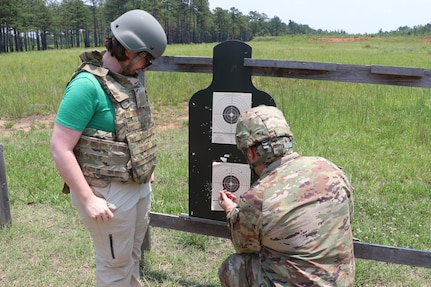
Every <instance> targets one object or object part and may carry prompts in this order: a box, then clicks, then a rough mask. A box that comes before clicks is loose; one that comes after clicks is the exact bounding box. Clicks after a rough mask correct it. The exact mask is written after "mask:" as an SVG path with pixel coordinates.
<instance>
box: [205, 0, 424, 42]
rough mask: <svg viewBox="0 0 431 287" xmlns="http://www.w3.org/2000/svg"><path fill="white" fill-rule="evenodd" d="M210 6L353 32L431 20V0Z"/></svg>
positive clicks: (233, 0) (238, 1) (225, 1)
mask: <svg viewBox="0 0 431 287" xmlns="http://www.w3.org/2000/svg"><path fill="white" fill-rule="evenodd" d="M209 4H210V9H211V10H213V9H215V8H216V7H221V8H223V9H225V10H230V8H231V7H235V8H237V9H238V10H239V11H241V12H242V13H243V14H245V15H248V13H249V12H250V11H257V12H259V13H265V14H266V15H267V16H268V17H269V18H272V17H274V16H278V17H280V19H281V20H282V21H283V22H285V23H286V24H287V23H289V20H292V21H294V22H295V23H298V24H307V25H309V26H310V27H311V28H313V29H323V30H328V31H339V30H344V31H346V32H347V33H350V34H364V33H368V34H373V33H377V32H378V31H379V30H380V29H382V30H383V31H394V30H397V29H398V28H399V27H401V26H409V27H414V26H418V25H426V24H428V23H431V0H408V1H400V0H326V1H325V0H209Z"/></svg>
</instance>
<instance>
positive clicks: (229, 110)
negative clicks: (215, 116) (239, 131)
mask: <svg viewBox="0 0 431 287" xmlns="http://www.w3.org/2000/svg"><path fill="white" fill-rule="evenodd" d="M240 115H241V111H240V110H239V109H238V108H237V107H236V106H227V107H226V108H225V109H224V110H223V119H224V120H225V121H226V122H227V123H228V124H230V125H233V124H236V122H237V121H238V118H239V116H240Z"/></svg>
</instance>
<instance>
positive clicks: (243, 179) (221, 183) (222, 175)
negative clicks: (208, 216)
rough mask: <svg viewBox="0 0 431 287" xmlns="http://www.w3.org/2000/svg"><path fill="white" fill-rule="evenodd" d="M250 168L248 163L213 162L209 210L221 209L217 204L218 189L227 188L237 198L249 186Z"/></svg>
mask: <svg viewBox="0 0 431 287" xmlns="http://www.w3.org/2000/svg"><path fill="white" fill-rule="evenodd" d="M250 179H251V170H250V167H249V165H248V164H242V163H225V162H213V165H212V196H211V210H212V211H216V210H221V211H222V210H223V209H222V208H221V207H220V205H219V204H218V193H219V191H220V190H224V189H225V190H228V191H230V192H232V193H233V194H234V195H235V196H236V197H237V198H239V196H240V195H241V194H243V193H244V192H246V191H247V190H248V189H249V188H250Z"/></svg>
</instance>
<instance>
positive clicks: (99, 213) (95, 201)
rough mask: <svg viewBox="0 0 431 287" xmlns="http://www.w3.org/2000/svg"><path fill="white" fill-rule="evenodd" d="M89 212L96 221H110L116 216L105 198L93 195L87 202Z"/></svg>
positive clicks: (86, 206) (86, 208) (86, 207)
mask: <svg viewBox="0 0 431 287" xmlns="http://www.w3.org/2000/svg"><path fill="white" fill-rule="evenodd" d="M85 210H86V211H87V214H88V215H89V216H90V217H91V218H92V219H93V220H95V221H108V220H109V219H111V218H113V217H114V213H113V212H112V211H111V209H110V207H109V205H108V203H107V202H106V200H105V199H104V198H100V197H97V196H93V197H92V198H91V200H90V201H89V202H87V203H86V204H85Z"/></svg>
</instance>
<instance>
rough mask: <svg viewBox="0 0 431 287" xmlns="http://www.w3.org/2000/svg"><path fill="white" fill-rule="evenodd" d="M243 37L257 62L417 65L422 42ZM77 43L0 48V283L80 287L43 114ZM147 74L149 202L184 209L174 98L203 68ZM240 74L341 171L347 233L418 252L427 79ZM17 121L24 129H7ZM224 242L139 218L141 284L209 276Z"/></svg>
mask: <svg viewBox="0 0 431 287" xmlns="http://www.w3.org/2000/svg"><path fill="white" fill-rule="evenodd" d="M248 44H249V45H251V46H252V48H253V58H258V59H286V60H287V59H288V60H303V61H319V62H335V63H344V64H360V65H371V64H378V65H390V66H407V67H422V68H426V69H430V68H431V67H430V66H429V63H430V61H429V59H430V57H431V44H430V43H428V42H426V41H424V39H418V38H382V39H378V38H368V39H361V41H344V42H339V41H337V42H334V41H322V40H321V39H314V38H306V37H293V38H272V39H256V40H255V41H252V42H250V43H248ZM214 45H216V43H214V44H200V45H172V46H168V49H167V52H166V55H178V56H208V57H210V56H211V55H212V49H213V47H214ZM81 51H82V50H67V51H61V52H59V51H46V52H31V53H13V54H8V55H5V54H0V63H1V65H0V83H1V86H0V87H1V93H0V103H1V104H0V143H2V144H3V145H4V150H5V161H6V165H7V180H8V187H9V198H10V204H11V211H12V226H10V227H9V228H5V229H2V230H0V254H1V259H0V286H19V287H21V286H94V282H95V281H94V269H95V263H94V251H93V249H92V244H91V241H90V240H89V237H88V234H87V233H86V231H85V230H84V229H83V227H82V225H81V224H80V222H79V219H78V217H77V215H76V212H75V211H74V209H73V207H72V206H71V205H70V200H69V198H68V197H67V196H65V195H63V194H61V192H60V190H61V186H62V182H61V179H60V178H59V176H58V174H57V172H56V170H55V167H54V164H53V162H52V160H51V157H50V155H49V151H48V145H49V138H50V134H51V129H52V117H53V115H54V114H55V111H56V109H57V106H58V104H59V102H60V100H61V95H62V92H63V89H64V87H65V85H66V83H67V81H68V79H69V77H70V75H71V73H72V72H73V71H74V69H75V68H76V66H77V65H78V54H79V53H80V52H81ZM147 82H148V92H149V96H150V99H151V101H152V104H153V107H154V113H155V118H156V123H157V125H158V130H157V136H158V142H159V155H158V158H159V165H158V167H157V169H156V182H155V184H154V186H153V191H154V193H153V210H154V211H156V212H162V213H168V214H174V215H178V214H180V213H188V187H187V185H188V174H187V173H188V156H187V151H188V127H187V123H188V122H187V101H188V99H189V98H190V97H191V96H192V95H193V94H194V93H195V92H196V91H198V90H201V89H204V88H206V87H207V86H208V85H209V84H210V82H211V75H203V74H193V73H167V72H149V73H148V78H147ZM253 83H254V85H255V86H256V87H257V88H258V89H260V90H264V91H266V92H268V93H269V94H270V95H271V96H272V97H273V98H274V99H275V101H276V103H277V105H278V106H279V107H280V108H281V109H282V110H283V111H284V114H285V116H286V118H287V120H288V122H289V123H290V125H291V127H292V130H293V133H294V135H295V141H296V146H295V150H296V151H298V152H299V153H301V154H303V155H319V156H323V157H325V158H328V159H330V160H331V161H333V162H334V163H336V164H337V165H339V166H341V167H342V168H343V170H344V171H345V172H346V174H348V176H349V177H350V179H351V182H352V184H353V185H354V186H355V189H356V190H355V218H354V222H353V232H354V236H355V237H357V238H359V239H360V240H362V241H365V242H370V243H378V244H385V245H391V246H399V247H408V248H415V249H421V250H430V248H431V247H430V246H431V209H430V207H429V206H430V204H431V169H430V168H429V158H431V126H430V122H431V98H430V95H431V91H430V89H422V88H410V87H395V86H382V85H367V84H351V83H337V82H324V81H310V80H297V79H284V78H267V77H254V78H253ZM30 116H31V117H30ZM44 118H47V119H49V121H42V120H41V119H44ZM22 121H27V127H28V128H27V129H26V130H23V129H20V128H19V126H20V124H21V122H22ZM231 252H233V250H232V248H231V246H230V244H229V241H227V240H224V239H220V238H211V237H206V236H201V235H196V234H188V233H183V232H177V231H171V230H164V229H159V228H153V229H152V249H151V251H150V252H148V253H146V255H145V260H144V262H143V265H144V267H145V268H144V269H145V276H144V277H143V278H144V279H143V280H144V281H146V284H147V285H148V286H162V287H163V286H207V287H209V286H218V279H217V268H218V266H219V265H220V263H221V262H222V261H223V260H224V258H225V257H226V256H227V255H228V254H230V253H231ZM356 265H357V272H356V284H355V285H356V286H403V287H404V286H428V284H429V282H431V270H430V269H425V268H412V267H408V266H400V265H394V264H385V263H378V262H374V261H364V260H357V264H356Z"/></svg>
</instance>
